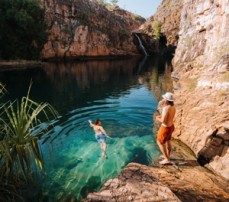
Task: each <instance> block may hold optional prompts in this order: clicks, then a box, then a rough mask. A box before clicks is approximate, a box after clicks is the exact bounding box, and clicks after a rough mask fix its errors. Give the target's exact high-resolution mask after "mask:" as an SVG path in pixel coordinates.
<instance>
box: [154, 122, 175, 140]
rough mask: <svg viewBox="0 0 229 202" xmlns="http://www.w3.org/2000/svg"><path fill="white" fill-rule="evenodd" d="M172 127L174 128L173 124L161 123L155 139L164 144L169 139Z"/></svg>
mask: <svg viewBox="0 0 229 202" xmlns="http://www.w3.org/2000/svg"><path fill="white" fill-rule="evenodd" d="M174 129H175V128H174V125H172V126H170V127H166V126H163V125H162V126H161V127H160V129H159V131H158V133H157V140H158V141H159V142H160V143H161V144H165V143H166V142H167V141H168V140H171V137H172V133H173V131H174Z"/></svg>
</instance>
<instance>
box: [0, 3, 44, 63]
mask: <svg viewBox="0 0 229 202" xmlns="http://www.w3.org/2000/svg"><path fill="white" fill-rule="evenodd" d="M44 14H45V13H44V10H43V9H42V8H41V7H40V5H39V1H38V0H1V1H0V16H1V18H0V59H29V60H31V59H38V58H39V55H40V51H41V50H42V48H43V45H44V44H45V43H46V41H47V37H48V33H47V32H46V29H47V25H46V22H45V18H44Z"/></svg>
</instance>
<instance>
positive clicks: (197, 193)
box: [84, 140, 229, 202]
mask: <svg viewBox="0 0 229 202" xmlns="http://www.w3.org/2000/svg"><path fill="white" fill-rule="evenodd" d="M158 160H159V159H158ZM171 160H172V163H171V164H170V165H166V166H161V165H160V164H159V163H158V161H155V162H152V164H151V165H150V166H145V165H141V164H137V163H129V164H128V165H127V166H126V167H125V168H124V169H123V171H122V172H121V173H120V174H119V175H118V176H117V177H116V178H114V179H111V180H108V181H107V182H106V183H105V184H104V185H103V187H102V188H101V190H100V191H99V192H95V193H90V194H89V195H88V196H87V198H86V199H85V200H84V202H91V201H107V202H108V201H109V202H112V201H125V202H128V201H142V202H144V201H145V202H149V201H174V202H175V201H189V202H192V201H193V202H195V201H228V200H229V188H228V184H229V182H228V181H227V180H225V179H224V178H222V177H220V176H217V175H216V174H214V173H213V172H212V171H210V170H208V169H207V168H204V167H201V166H200V165H199V164H198V162H197V160H196V157H195V156H194V154H193V152H192V151H191V150H190V149H189V148H187V146H185V145H184V144H183V143H182V142H180V141H178V140H173V150H172V156H171Z"/></svg>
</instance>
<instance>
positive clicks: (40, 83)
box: [0, 57, 170, 201]
mask: <svg viewBox="0 0 229 202" xmlns="http://www.w3.org/2000/svg"><path fill="white" fill-rule="evenodd" d="M169 75H170V68H169V67H168V66H167V65H166V63H165V62H164V60H163V59H161V58H159V57H151V58H147V59H146V58H145V59H140V60H139V59H138V58H132V59H125V60H113V61H110V60H107V61H87V62H72V63H47V64H46V65H44V67H42V68H37V69H27V70H22V71H4V72H0V82H2V83H3V84H5V85H6V88H7V90H8V94H7V95H6V96H5V98H4V99H17V98H20V97H21V96H23V95H25V94H26V92H27V89H28V86H29V82H30V80H31V79H32V81H33V86H32V90H31V98H32V99H33V100H35V101H37V102H41V101H47V102H49V103H50V104H52V105H53V106H54V107H55V108H56V109H57V111H58V112H59V116H58V118H57V119H56V120H53V122H54V128H53V129H52V130H51V131H50V132H49V133H48V134H47V135H46V137H49V138H48V139H46V138H43V139H42V140H41V141H40V143H41V148H42V151H43V156H44V160H45V168H46V170H45V173H46V175H42V177H39V180H38V185H37V186H36V189H35V190H33V192H31V193H30V194H27V195H28V198H29V200H37V199H38V198H40V200H42V201H57V200H61V199H65V200H66V199H68V200H70V198H75V199H77V200H80V199H82V198H83V197H85V196H86V195H87V193H89V192H92V191H97V190H99V188H101V186H102V185H103V184H104V183H105V182H106V181H107V180H108V179H111V178H114V177H115V176H117V175H118V173H119V172H120V171H121V170H122V169H123V168H124V167H125V166H126V165H127V164H128V163H129V162H137V163H141V164H145V165H149V164H150V163H151V162H152V161H153V160H155V159H156V158H157V157H158V156H159V150H158V147H157V146H156V143H155V135H154V134H153V133H152V128H153V125H154V123H153V113H154V112H155V110H156V107H157V99H159V98H160V95H161V93H162V92H164V91H165V90H167V89H168V88H169V87H168V86H170V80H169ZM96 118H100V119H101V120H102V123H103V126H104V128H105V130H106V131H107V133H108V134H109V135H110V136H111V138H110V139H107V144H108V148H107V156H108V158H107V159H103V158H101V150H100V148H99V144H98V143H97V142H96V140H95V137H94V133H93V131H92V129H91V128H90V127H89V124H88V120H89V119H91V120H95V119H96ZM35 196H36V197H35ZM34 198H36V199H34Z"/></svg>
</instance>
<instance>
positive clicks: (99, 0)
mask: <svg viewBox="0 0 229 202" xmlns="http://www.w3.org/2000/svg"><path fill="white" fill-rule="evenodd" d="M97 2H98V3H99V4H101V5H103V6H106V4H107V3H106V2H105V0H97Z"/></svg>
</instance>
